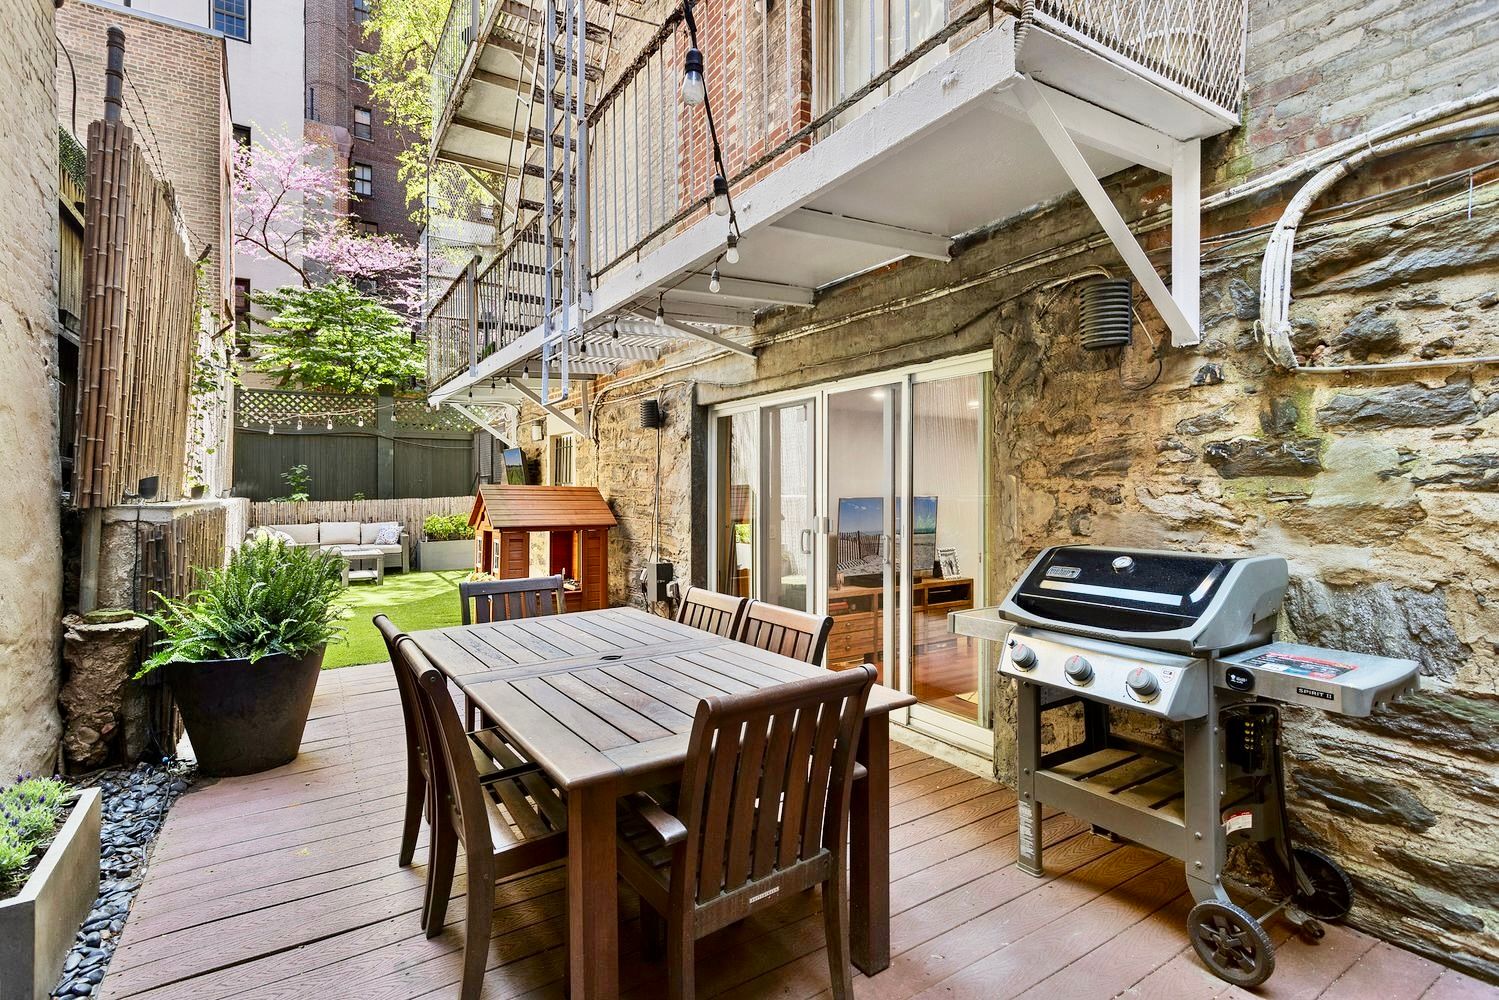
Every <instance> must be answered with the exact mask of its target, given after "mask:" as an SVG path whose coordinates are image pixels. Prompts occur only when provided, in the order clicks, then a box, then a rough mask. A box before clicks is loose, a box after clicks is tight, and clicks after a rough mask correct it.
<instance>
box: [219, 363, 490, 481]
mask: <svg viewBox="0 0 1499 1000" xmlns="http://www.w3.org/2000/svg"><path fill="white" fill-rule="evenodd" d="M273 432H274V433H273ZM473 436H474V429H473V424H472V423H470V422H469V421H468V420H467V418H464V417H461V416H459V415H458V414H457V413H455V412H453V411H451V410H449V409H447V408H444V409H442V410H440V411H438V412H436V413H433V412H429V411H428V409H427V406H426V400H424V399H421V398H419V397H408V396H395V397H392V396H373V395H333V394H331V393H316V392H303V391H298V390H288V389H245V390H242V391H241V392H239V393H237V394H236V398H235V418H234V493H235V495H236V496H242V497H248V498H249V499H251V500H270V499H273V498H275V497H282V496H286V494H287V493H288V492H290V491H289V489H288V487H287V484H286V482H285V481H284V480H283V479H282V474H283V473H285V472H286V471H287V470H288V469H290V468H292V467H293V466H297V465H305V466H307V471H308V475H309V476H310V477H311V485H310V488H309V489H308V493H309V494H310V496H311V497H312V499H314V500H344V499H347V498H349V497H353V496H356V495H358V494H363V495H364V496H366V497H371V498H382V499H390V498H396V497H414V498H421V497H429V496H456V495H459V494H463V493H468V492H469V491H470V490H471V489H473V487H474V468H473V458H474V455H473Z"/></svg>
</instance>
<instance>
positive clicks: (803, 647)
mask: <svg viewBox="0 0 1499 1000" xmlns="http://www.w3.org/2000/svg"><path fill="white" fill-rule="evenodd" d="M832 630H833V619H831V618H828V617H825V616H822V615H809V614H807V613H806V612H805V611H792V610H791V609H790V608H783V607H780V606H779V605H775V604H764V603H762V602H760V601H750V602H749V606H748V607H746V608H745V609H744V616H743V617H742V618H740V619H739V632H738V634H736V635H735V636H734V638H736V639H738V640H739V641H740V642H743V643H748V644H749V645H751V646H756V647H758V648H760V649H766V650H769V651H770V652H772V653H780V654H781V655H783V656H789V657H791V658H792V659H795V660H802V661H804V662H806V663H811V664H813V665H814V666H815V665H818V664H820V663H822V654H823V651H824V650H826V649H827V646H828V633H829V632H831V631H832Z"/></svg>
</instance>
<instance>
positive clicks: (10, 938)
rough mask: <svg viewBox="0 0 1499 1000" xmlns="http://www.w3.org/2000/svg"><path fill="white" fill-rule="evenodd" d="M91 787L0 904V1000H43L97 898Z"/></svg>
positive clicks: (95, 805)
mask: <svg viewBox="0 0 1499 1000" xmlns="http://www.w3.org/2000/svg"><path fill="white" fill-rule="evenodd" d="M99 818H100V796H99V790H98V789H97V788H86V789H84V790H83V791H82V792H80V793H79V795H78V801H76V802H74V803H73V807H72V810H71V811H70V812H69V813H68V818H67V819H66V820H65V821H64V822H63V825H62V829H61V830H59V831H58V834H57V837H56V838H55V839H54V840H53V841H52V845H51V846H50V847H48V848H47V852H46V853H45V854H43V855H42V861H41V864H39V865H37V867H36V870H35V871H33V872H32V873H31V877H30V878H28V879H27V880H26V885H25V886H24V887H23V888H22V889H21V893H20V895H18V896H13V897H11V898H10V899H7V900H3V901H0V1000H46V998H47V997H48V996H49V995H50V994H51V993H52V987H54V986H56V985H57V978H58V976H60V975H61V974H62V966H63V963H64V962H65V961H67V958H68V952H69V951H70V950H72V947H73V938H74V937H75V936H76V935H77V933H78V928H79V926H80V925H82V923H83V921H84V918H85V917H87V916H88V914H89V910H90V908H92V907H93V905H94V899H95V897H97V896H98V895H99Z"/></svg>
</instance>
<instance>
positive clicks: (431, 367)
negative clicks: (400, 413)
mask: <svg viewBox="0 0 1499 1000" xmlns="http://www.w3.org/2000/svg"><path fill="white" fill-rule="evenodd" d="M546 278H547V269H546V240H545V239H544V237H543V235H542V220H541V218H540V216H538V217H536V218H535V219H532V220H531V221H530V222H529V223H527V225H526V226H525V227H524V228H523V229H522V230H521V231H520V233H519V234H518V235H516V237H515V238H514V239H512V240H511V241H510V244H509V245H508V246H507V247H506V248H505V250H504V251H503V252H501V253H500V254H498V255H496V256H495V257H494V258H492V259H491V260H489V261H488V262H485V261H483V260H482V259H480V258H478V257H475V258H474V259H473V260H471V261H470V262H469V265H468V267H466V268H465V269H464V271H463V273H462V274H460V275H459V276H458V277H457V278H456V279H454V281H453V283H452V284H450V285H449V286H448V287H447V289H445V290H444V291H443V293H442V294H441V296H439V297H438V299H437V301H436V302H435V303H434V304H433V306H432V308H431V309H430V310H429V311H428V313H427V320H426V340H427V386H428V388H436V387H437V386H439V385H442V384H443V383H444V382H447V381H448V380H450V379H452V378H453V377H454V376H455V375H457V374H459V373H460V372H463V371H466V370H467V369H469V368H471V367H472V366H474V365H476V364H478V363H479V362H480V361H483V360H484V359H485V358H487V357H489V356H490V355H491V354H493V353H495V352H496V351H498V350H500V349H501V348H504V347H507V346H509V345H510V344H511V343H512V342H513V341H514V340H515V339H516V338H517V337H519V336H520V335H521V334H523V333H526V332H527V331H529V330H533V329H535V328H536V327H538V326H540V325H541V321H542V319H543V318H544V317H545V315H546V302H547V295H546V291H547V290H546ZM560 293H561V289H560V287H559V285H558V284H557V279H556V275H555V274H554V275H553V287H552V296H551V300H552V301H553V302H556V301H558V298H559V296H560Z"/></svg>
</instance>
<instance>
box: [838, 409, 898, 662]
mask: <svg viewBox="0 0 1499 1000" xmlns="http://www.w3.org/2000/svg"><path fill="white" fill-rule="evenodd" d="M899 427H900V392H899V387H898V386H895V385H883V386H871V387H866V388H861V389H850V390H847V391H842V392H830V393H828V395H827V483H828V490H827V510H828V517H829V521H830V526H831V530H830V532H829V536H828V563H827V593H826V605H825V607H826V609H827V614H828V615H830V616H831V617H832V619H833V631H832V633H831V634H830V635H829V637H828V665H829V666H830V667H834V668H840V667H851V666H857V665H859V664H861V663H872V664H874V665H875V666H876V667H877V668H879V671H880V683H882V684H894V683H896V682H897V681H896V677H897V670H896V667H897V664H898V662H899V657H898V655H897V643H896V636H897V634H898V633H897V624H898V619H897V617H896V614H897V596H898V590H897V587H896V582H897V566H896V558H895V553H896V551H897V549H898V539H897V537H896V509H897V507H896V505H897V501H898V499H899V498H898V497H897V495H896V477H895V455H896V442H897V435H898V432H899Z"/></svg>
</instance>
